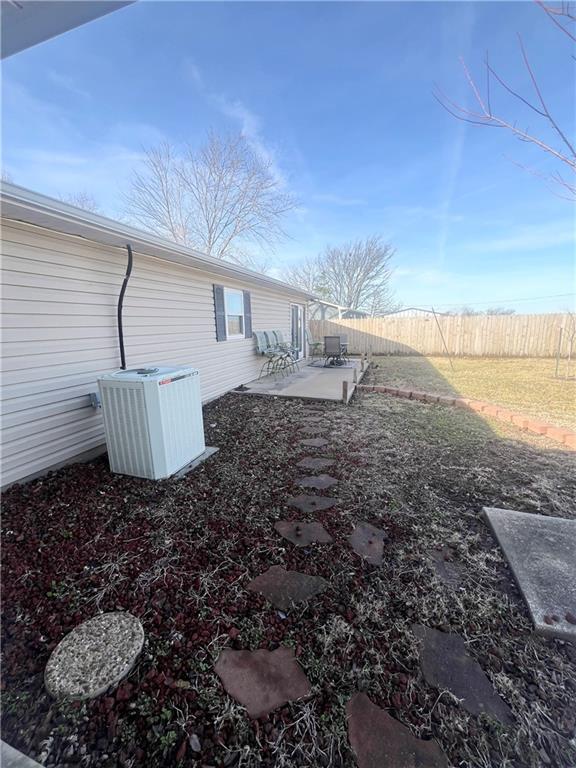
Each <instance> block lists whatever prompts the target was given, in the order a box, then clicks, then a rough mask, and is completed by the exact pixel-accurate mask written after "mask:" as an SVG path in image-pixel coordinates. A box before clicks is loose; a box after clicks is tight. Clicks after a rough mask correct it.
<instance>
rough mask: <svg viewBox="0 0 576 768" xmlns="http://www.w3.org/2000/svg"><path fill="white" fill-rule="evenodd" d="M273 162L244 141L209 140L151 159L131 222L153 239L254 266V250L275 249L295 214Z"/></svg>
mask: <svg viewBox="0 0 576 768" xmlns="http://www.w3.org/2000/svg"><path fill="white" fill-rule="evenodd" d="M295 204H296V203H295V200H294V198H293V197H292V196H291V195H290V194H288V193H287V192H285V190H284V189H283V184H282V182H281V180H279V179H278V176H277V174H275V173H274V169H273V167H272V162H271V160H269V159H266V158H263V157H262V156H261V155H260V154H258V153H257V152H255V151H254V149H253V148H252V147H251V146H250V144H249V143H248V141H247V139H246V137H245V136H244V135H242V134H238V135H236V136H231V137H220V136H217V135H216V134H214V133H211V134H209V136H208V139H207V141H206V143H205V144H204V145H203V146H202V147H201V148H200V149H199V150H195V149H194V148H192V147H190V146H187V147H186V148H185V149H184V151H183V152H182V153H179V152H178V150H177V149H175V148H174V147H173V146H172V145H170V144H162V145H160V146H159V147H156V148H154V149H151V150H148V151H147V152H146V155H145V158H144V161H143V167H142V169H141V170H137V171H135V173H134V175H133V178H132V184H131V188H130V190H129V192H128V194H127V195H126V208H127V213H128V215H129V216H130V217H131V218H133V219H135V220H136V221H138V222H139V223H140V224H143V225H144V226H145V227H146V228H148V229H151V230H152V231H154V232H156V233H158V234H160V235H163V236H165V237H169V238H170V239H172V240H175V241H176V242H178V243H183V244H185V245H189V246H191V247H194V248H197V249H198V250H200V251H202V252H203V253H206V254H207V255H209V256H212V257H214V258H217V259H231V260H233V261H238V262H242V263H246V262H249V263H251V262H250V258H251V257H250V254H249V252H248V250H249V246H250V244H252V245H257V246H260V247H268V248H272V247H273V246H274V245H275V244H276V243H277V242H278V241H279V240H280V239H281V238H282V237H284V236H285V233H284V230H283V228H282V223H283V219H284V217H285V215H286V214H287V213H288V212H289V211H290V210H292V209H293V208H294V206H295Z"/></svg>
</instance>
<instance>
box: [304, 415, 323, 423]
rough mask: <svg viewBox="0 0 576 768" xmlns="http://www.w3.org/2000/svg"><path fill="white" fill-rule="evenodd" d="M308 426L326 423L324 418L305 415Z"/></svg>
mask: <svg viewBox="0 0 576 768" xmlns="http://www.w3.org/2000/svg"><path fill="white" fill-rule="evenodd" d="M304 418H305V419H306V424H321V423H322V422H323V421H324V416H316V415H314V416H309V415H308V414H305V416H304Z"/></svg>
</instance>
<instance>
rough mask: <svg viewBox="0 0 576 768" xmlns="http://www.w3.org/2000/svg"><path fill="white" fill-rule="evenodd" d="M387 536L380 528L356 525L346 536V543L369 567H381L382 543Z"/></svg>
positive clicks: (368, 524)
mask: <svg viewBox="0 0 576 768" xmlns="http://www.w3.org/2000/svg"><path fill="white" fill-rule="evenodd" d="M386 538H387V536H386V533H385V532H384V531H381V530H380V528H375V527H374V526H373V525H370V523H356V525H355V526H354V530H353V531H352V533H351V534H350V536H348V541H349V542H350V545H351V547H352V549H353V550H354V552H356V554H357V555H360V557H363V558H364V560H366V562H367V563H370V565H382V556H383V552H384V541H385V540H386Z"/></svg>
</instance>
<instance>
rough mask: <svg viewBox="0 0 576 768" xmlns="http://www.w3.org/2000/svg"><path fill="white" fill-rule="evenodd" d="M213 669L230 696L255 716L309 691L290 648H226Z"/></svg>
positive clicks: (306, 680) (302, 696)
mask: <svg viewBox="0 0 576 768" xmlns="http://www.w3.org/2000/svg"><path fill="white" fill-rule="evenodd" d="M215 671H216V674H217V675H218V677H219V678H220V680H221V681H222V685H223V686H224V688H225V689H226V691H227V692H228V693H229V694H230V696H232V698H233V699H236V701H238V702H240V704H242V706H244V707H246V709H247V711H248V714H249V716H250V717H251V718H254V719H256V718H258V717H264V716H265V715H267V714H269V713H270V712H272V711H273V710H274V709H277V708H278V707H281V706H282V705H283V704H286V703H287V702H289V701H295V700H296V699H301V698H304V697H305V696H310V694H311V692H312V687H311V685H310V681H309V680H308V678H307V677H306V675H305V674H304V672H303V671H302V668H301V667H300V665H299V664H298V662H297V661H296V657H295V656H294V651H293V650H292V648H286V647H280V648H277V649H276V650H275V651H266V650H259V651H233V650H231V649H230V648H225V649H224V650H223V651H222V653H221V654H220V656H219V657H218V661H217V662H216V666H215Z"/></svg>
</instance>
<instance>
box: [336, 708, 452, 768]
mask: <svg viewBox="0 0 576 768" xmlns="http://www.w3.org/2000/svg"><path fill="white" fill-rule="evenodd" d="M346 715H347V717H348V739H349V741H350V744H351V746H352V749H353V750H354V752H355V754H356V758H357V760H358V768H448V767H449V762H448V759H447V757H446V755H445V754H444V752H442V750H441V749H440V747H439V746H438V744H437V743H436V742H435V741H424V740H423V739H418V738H417V737H416V736H414V735H413V734H412V732H411V731H410V730H409V729H408V728H407V727H406V726H405V725H402V723H400V722H398V720H395V719H394V718H393V717H391V716H390V715H389V714H388V713H387V712H385V711H384V710H383V709H380V707H377V706H376V705H375V704H373V703H372V702H371V701H370V699H369V698H368V696H366V694H365V693H357V694H355V695H354V696H353V697H352V698H351V699H350V701H349V702H348V705H347V706H346Z"/></svg>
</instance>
